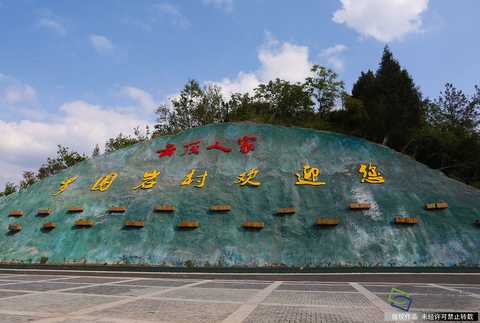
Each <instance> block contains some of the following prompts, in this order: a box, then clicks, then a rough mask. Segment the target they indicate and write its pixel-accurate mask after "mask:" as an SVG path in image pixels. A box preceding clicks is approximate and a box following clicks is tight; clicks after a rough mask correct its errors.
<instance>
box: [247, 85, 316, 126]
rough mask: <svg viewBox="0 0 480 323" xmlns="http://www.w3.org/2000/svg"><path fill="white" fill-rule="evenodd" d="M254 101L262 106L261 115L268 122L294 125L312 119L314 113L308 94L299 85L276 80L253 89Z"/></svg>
mask: <svg viewBox="0 0 480 323" xmlns="http://www.w3.org/2000/svg"><path fill="white" fill-rule="evenodd" d="M254 100H256V101H257V103H260V104H263V105H264V107H265V109H264V110H263V111H262V114H263V115H265V116H267V120H268V121H269V122H274V123H277V122H280V123H296V122H297V121H299V120H301V119H305V118H308V117H312V116H313V112H314V111H313V103H312V100H311V96H310V93H309V92H307V91H306V89H305V87H304V85H303V84H300V83H295V84H292V83H290V82H288V81H283V80H280V79H276V80H275V81H269V82H268V83H267V84H260V85H259V86H258V87H257V88H256V89H255V95H254Z"/></svg>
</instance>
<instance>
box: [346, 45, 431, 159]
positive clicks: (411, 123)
mask: <svg viewBox="0 0 480 323" xmlns="http://www.w3.org/2000/svg"><path fill="white" fill-rule="evenodd" d="M352 96H353V97H354V98H357V99H359V100H361V101H362V102H363V103H364V107H365V112H366V120H365V122H362V123H361V124H360V125H359V126H360V127H361V128H362V133H363V135H364V136H365V137H366V138H367V139H370V140H372V141H375V142H378V143H383V144H385V145H388V146H390V147H392V148H394V149H397V150H401V149H402V148H403V146H404V145H405V144H407V143H408V141H409V140H410V139H411V138H412V136H413V133H414V131H415V130H416V129H417V128H418V127H419V125H420V124H421V117H422V113H421V111H422V97H421V94H420V91H419V90H418V89H417V87H416V86H415V84H414V83H413V80H412V78H411V77H410V75H409V74H408V72H407V71H406V70H405V69H402V68H401V66H400V64H399V63H398V61H396V60H395V59H394V58H393V55H392V53H391V52H390V50H389V49H388V47H385V49H384V51H383V56H382V60H381V62H380V66H379V68H378V70H377V72H376V73H375V75H374V74H373V73H372V72H371V71H368V72H367V73H362V75H361V76H360V78H359V79H358V81H357V83H356V84H355V85H354V86H353V89H352Z"/></svg>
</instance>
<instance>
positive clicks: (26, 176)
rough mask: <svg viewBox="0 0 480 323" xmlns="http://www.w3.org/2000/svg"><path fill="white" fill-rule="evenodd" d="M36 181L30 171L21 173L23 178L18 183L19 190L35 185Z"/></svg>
mask: <svg viewBox="0 0 480 323" xmlns="http://www.w3.org/2000/svg"><path fill="white" fill-rule="evenodd" d="M36 181H37V178H36V176H35V173H34V172H31V171H25V172H23V178H22V180H21V181H20V184H19V186H20V189H22V190H23V189H25V188H27V187H29V186H30V185H32V184H33V183H35V182H36Z"/></svg>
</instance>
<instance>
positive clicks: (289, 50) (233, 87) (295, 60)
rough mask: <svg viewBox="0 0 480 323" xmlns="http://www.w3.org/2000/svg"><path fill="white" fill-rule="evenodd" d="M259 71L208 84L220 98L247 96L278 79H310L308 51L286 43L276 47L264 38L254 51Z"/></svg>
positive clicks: (276, 44) (310, 64) (306, 48)
mask: <svg viewBox="0 0 480 323" xmlns="http://www.w3.org/2000/svg"><path fill="white" fill-rule="evenodd" d="M258 60H259V61H260V64H261V65H260V67H259V68H258V69H257V70H256V71H252V72H243V71H242V72H240V73H238V76H237V77H236V78H235V79H229V78H224V79H223V80H221V81H220V82H215V81H209V82H207V83H210V84H216V85H219V86H221V87H222V90H223V94H224V95H225V96H227V97H228V96H229V95H231V94H232V93H235V92H241V93H245V92H251V91H252V90H253V89H254V88H255V87H257V86H258V85H259V84H261V83H264V82H268V81H270V80H273V79H276V78H280V79H283V80H286V81H290V82H302V81H304V80H305V78H306V77H308V76H309V75H310V68H311V66H312V63H311V62H310V61H309V53H308V47H306V46H300V45H295V44H292V43H289V42H284V43H280V42H279V41H278V40H276V39H275V38H273V37H271V36H270V35H269V34H267V41H266V42H265V44H263V45H262V46H261V47H260V49H259V51H258Z"/></svg>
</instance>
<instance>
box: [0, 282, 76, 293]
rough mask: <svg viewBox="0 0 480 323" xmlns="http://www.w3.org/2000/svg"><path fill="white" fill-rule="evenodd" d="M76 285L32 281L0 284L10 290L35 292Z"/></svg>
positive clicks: (74, 285)
mask: <svg viewBox="0 0 480 323" xmlns="http://www.w3.org/2000/svg"><path fill="white" fill-rule="evenodd" d="M72 287H78V285H76V284H67V283H56V282H55V283H53V282H52V283H44V282H34V283H18V284H10V285H3V286H0V288H2V289H11V290H28V291H36V292H44V291H47V290H57V289H64V288H72Z"/></svg>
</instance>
